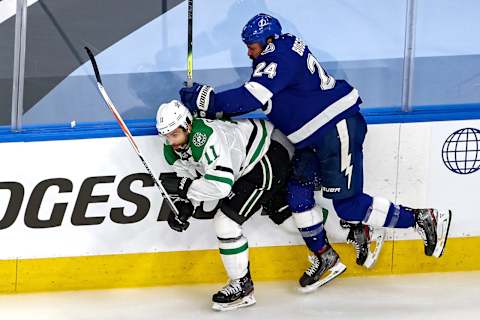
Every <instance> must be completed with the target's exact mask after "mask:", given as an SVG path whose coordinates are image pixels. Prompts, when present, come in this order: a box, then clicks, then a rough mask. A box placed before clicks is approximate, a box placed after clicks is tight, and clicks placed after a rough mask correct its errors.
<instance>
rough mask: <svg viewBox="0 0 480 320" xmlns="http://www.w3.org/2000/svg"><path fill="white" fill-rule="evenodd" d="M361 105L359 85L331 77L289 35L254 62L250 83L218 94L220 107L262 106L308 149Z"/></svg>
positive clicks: (228, 110)
mask: <svg viewBox="0 0 480 320" xmlns="http://www.w3.org/2000/svg"><path fill="white" fill-rule="evenodd" d="M360 103H361V99H360V98H359V95H358V91H357V90H356V89H355V88H353V87H352V86H350V85H349V84H348V83H347V82H346V81H344V80H335V79H334V78H333V77H332V76H330V75H329V74H328V73H327V72H326V71H325V70H324V69H323V68H322V66H321V65H320V63H319V62H318V60H317V59H316V58H315V56H314V55H313V54H312V53H311V52H310V50H309V49H308V47H307V46H306V45H305V43H304V42H303V41H302V40H301V39H299V38H297V37H295V36H293V35H290V34H284V35H282V36H281V37H280V38H278V39H275V40H274V42H272V43H270V44H268V45H267V47H266V48H265V50H264V51H263V52H262V53H261V54H260V55H259V56H258V57H257V58H256V59H255V60H254V61H253V70H252V75H251V77H250V80H249V81H248V82H246V83H245V85H244V86H242V87H239V88H236V89H232V90H227V91H224V92H220V93H217V94H216V95H215V102H214V110H215V111H216V112H220V111H223V112H226V113H237V112H248V111H252V110H255V109H258V108H262V110H263V111H264V112H265V114H266V115H267V117H268V119H269V120H270V121H271V122H272V123H273V124H274V126H275V127H276V128H278V129H279V130H280V131H282V132H283V133H284V134H285V135H286V136H287V137H288V138H289V140H290V141H291V142H292V143H293V144H295V146H296V147H297V148H302V147H305V146H308V145H311V144H314V142H315V140H316V137H318V135H320V134H321V133H322V131H324V129H326V128H328V127H331V126H332V125H334V124H335V123H337V122H338V121H340V120H342V119H344V118H347V117H349V116H351V115H353V114H354V113H356V112H358V110H359V104H360Z"/></svg>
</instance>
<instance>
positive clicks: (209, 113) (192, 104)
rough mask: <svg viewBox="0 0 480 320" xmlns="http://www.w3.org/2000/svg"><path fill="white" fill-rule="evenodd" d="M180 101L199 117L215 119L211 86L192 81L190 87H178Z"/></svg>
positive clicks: (213, 95)
mask: <svg viewBox="0 0 480 320" xmlns="http://www.w3.org/2000/svg"><path fill="white" fill-rule="evenodd" d="M179 94H180V98H181V100H182V103H183V104H184V105H185V106H186V107H187V108H188V110H190V112H191V113H192V114H193V115H195V116H199V117H201V118H208V119H215V110H213V108H214V99H215V93H214V92H213V87H211V86H208V85H202V84H199V83H196V82H194V83H193V85H192V87H183V88H182V89H180V92H179Z"/></svg>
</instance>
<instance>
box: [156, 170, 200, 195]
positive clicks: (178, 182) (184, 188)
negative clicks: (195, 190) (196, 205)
mask: <svg viewBox="0 0 480 320" xmlns="http://www.w3.org/2000/svg"><path fill="white" fill-rule="evenodd" d="M160 180H161V181H162V185H163V187H164V188H165V190H166V191H167V193H168V194H176V195H178V196H179V197H180V198H183V199H187V192H188V188H190V185H191V184H192V182H193V180H192V179H190V178H186V177H183V178H182V177H179V176H177V174H176V173H174V172H168V173H162V174H160Z"/></svg>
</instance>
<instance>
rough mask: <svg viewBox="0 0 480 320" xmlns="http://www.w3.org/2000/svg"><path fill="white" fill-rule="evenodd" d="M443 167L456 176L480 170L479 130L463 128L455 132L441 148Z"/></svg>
mask: <svg viewBox="0 0 480 320" xmlns="http://www.w3.org/2000/svg"><path fill="white" fill-rule="evenodd" d="M442 160H443V163H444V164H445V166H446V167H447V168H448V169H449V170H450V171H452V172H455V173H458V174H469V173H474V172H476V171H478V170H479V169H480V130H478V129H475V128H464V129H460V130H457V131H455V132H454V133H452V134H451V135H450V136H448V138H447V139H446V140H445V143H444V144H443V147H442Z"/></svg>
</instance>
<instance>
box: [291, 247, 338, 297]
mask: <svg viewBox="0 0 480 320" xmlns="http://www.w3.org/2000/svg"><path fill="white" fill-rule="evenodd" d="M309 259H310V262H311V263H312V265H311V266H310V267H309V268H308V269H307V270H306V271H305V273H304V274H303V275H302V277H301V278H300V280H299V283H300V288H299V291H300V292H303V293H308V292H312V291H314V290H315V289H317V288H319V287H321V286H323V285H325V284H327V283H329V282H330V281H332V280H333V279H335V278H336V277H338V276H339V275H341V274H342V273H343V272H344V271H345V270H346V269H347V267H346V266H345V265H344V264H343V263H341V262H340V259H339V257H338V254H337V253H336V252H335V250H333V248H332V247H331V246H330V244H328V243H327V244H326V246H325V248H324V249H322V250H321V252H316V253H315V255H313V256H310V257H309Z"/></svg>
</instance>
